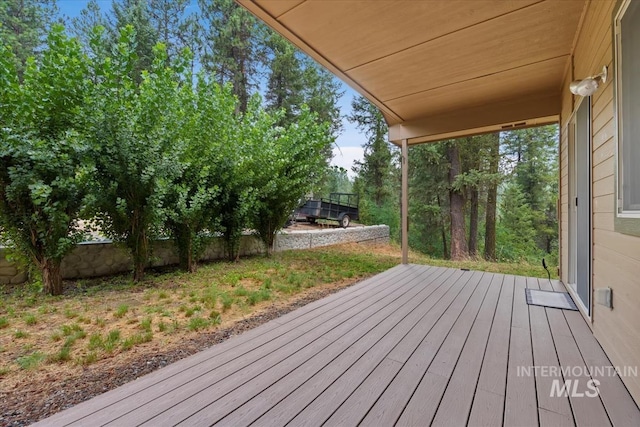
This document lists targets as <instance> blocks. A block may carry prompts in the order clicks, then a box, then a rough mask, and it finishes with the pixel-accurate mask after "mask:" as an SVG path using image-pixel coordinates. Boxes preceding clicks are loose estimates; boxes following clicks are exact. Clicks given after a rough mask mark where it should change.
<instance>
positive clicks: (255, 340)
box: [54, 265, 413, 425]
mask: <svg viewBox="0 0 640 427" xmlns="http://www.w3.org/2000/svg"><path fill="white" fill-rule="evenodd" d="M412 269H413V268H412V267H411V266H410V265H409V266H396V267H393V268H392V269H390V270H387V271H385V272H383V273H381V274H380V275H377V276H374V277H371V278H369V279H366V280H363V281H362V282H360V283H358V284H356V285H354V286H352V287H349V288H347V289H343V290H342V291H340V292H337V293H335V294H332V295H330V296H328V297H327V298H323V299H321V300H318V301H314V302H312V303H310V304H308V305H305V306H304V307H301V308H300V309H298V310H294V311H293V312H290V313H287V314H285V315H284V316H282V317H280V318H278V319H275V320H274V321H271V322H268V323H265V324H263V325H260V326H258V327H256V328H254V329H252V330H249V331H247V332H245V333H243V334H241V335H238V336H237V337H234V339H231V340H227V341H225V342H223V343H221V344H218V345H216V346H213V347H211V348H209V349H207V350H204V351H201V352H199V353H197V354H195V355H193V356H191V357H188V358H186V359H183V360H180V361H178V362H176V363H173V364H171V365H169V366H167V367H165V368H162V369H159V370H158V371H155V372H153V373H151V374H149V375H146V376H144V377H142V378H140V379H138V380H136V381H133V382H131V383H128V384H127V385H126V387H119V388H116V389H114V390H111V391H109V392H107V393H104V394H102V395H100V396H97V397H96V398H94V399H91V400H90V401H89V402H91V404H86V405H81V406H79V407H77V409H76V410H75V411H64V412H62V413H59V414H57V415H55V416H54V419H55V421H56V425H67V424H70V423H72V422H73V421H76V420H82V419H83V418H84V417H86V416H90V415H91V416H92V417H94V416H98V415H97V414H96V413H97V412H98V411H102V412H106V413H107V414H111V413H113V412H114V411H113V410H112V408H111V406H112V405H115V404H118V406H119V408H120V405H122V404H123V403H124V402H131V400H132V399H140V400H143V399H144V398H140V397H139V396H137V394H138V393H144V394H148V391H147V390H149V389H151V388H154V387H156V386H157V385H158V384H162V383H164V382H166V381H169V380H171V379H172V378H174V377H182V376H183V375H185V373H187V372H188V371H189V370H190V369H198V370H200V369H202V367H203V366H206V365H208V363H210V362H209V361H215V362H214V363H217V364H221V363H224V361H225V360H232V359H233V358H237V357H239V356H240V355H242V354H244V353H246V352H249V351H255V350H259V351H265V349H263V348H262V346H264V345H265V344H269V343H271V342H272V341H273V340H275V339H282V338H287V334H291V333H292V331H294V330H295V328H296V327H298V326H299V325H301V324H304V323H305V322H309V321H313V320H315V319H317V318H318V316H322V315H324V314H325V313H327V312H329V311H331V310H333V311H336V310H344V309H346V308H348V307H349V306H351V305H352V304H356V303H358V302H361V301H364V300H369V299H371V298H374V296H372V294H375V293H376V292H377V291H379V290H382V289H384V288H385V286H387V285H388V284H389V283H393V282H396V281H398V280H402V279H403V278H405V277H410V275H411V274H413V273H412ZM207 367H209V366H207ZM117 412H118V413H122V412H121V411H117ZM96 422H98V419H97V418H96Z"/></svg>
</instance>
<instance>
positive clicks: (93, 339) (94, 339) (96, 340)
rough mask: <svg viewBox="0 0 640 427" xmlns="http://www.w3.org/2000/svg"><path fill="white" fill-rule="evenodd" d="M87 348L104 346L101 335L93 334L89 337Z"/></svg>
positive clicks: (93, 348)
mask: <svg viewBox="0 0 640 427" xmlns="http://www.w3.org/2000/svg"><path fill="white" fill-rule="evenodd" d="M88 348H89V350H96V349H99V348H104V341H103V340H102V335H100V334H93V335H91V336H90V337H89V344H88Z"/></svg>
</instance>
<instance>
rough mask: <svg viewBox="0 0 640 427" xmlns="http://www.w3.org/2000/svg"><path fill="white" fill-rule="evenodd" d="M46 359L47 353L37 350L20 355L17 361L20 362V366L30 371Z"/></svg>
mask: <svg viewBox="0 0 640 427" xmlns="http://www.w3.org/2000/svg"><path fill="white" fill-rule="evenodd" d="M44 359H45V355H44V354H42V353H41V352H39V351H36V352H34V353H31V354H30V355H28V356H22V357H18V358H17V359H16V363H17V364H18V366H20V368H22V369H24V370H25V371H28V370H31V369H34V368H36V367H38V365H40V363H42V361H43V360H44Z"/></svg>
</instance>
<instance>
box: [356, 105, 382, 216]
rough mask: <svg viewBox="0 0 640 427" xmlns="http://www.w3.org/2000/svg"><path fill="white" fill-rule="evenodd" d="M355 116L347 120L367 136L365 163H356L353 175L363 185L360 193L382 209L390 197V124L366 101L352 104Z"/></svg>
mask: <svg viewBox="0 0 640 427" xmlns="http://www.w3.org/2000/svg"><path fill="white" fill-rule="evenodd" d="M351 108H352V113H351V115H350V116H349V117H348V120H349V121H350V122H351V123H355V124H356V126H357V127H358V129H360V130H361V131H363V132H364V133H365V136H366V137H367V142H366V144H365V145H364V159H363V161H362V162H357V163H356V166H355V167H354V172H356V173H357V174H358V178H357V180H356V181H361V182H362V185H360V187H359V188H360V189H361V190H362V191H363V193H364V195H365V196H368V197H370V198H371V199H372V200H373V202H374V203H375V204H376V206H378V207H381V206H382V205H383V204H384V202H385V201H386V199H387V198H388V197H389V196H390V190H389V188H388V185H387V183H388V179H389V176H390V173H391V160H392V155H391V150H390V148H389V143H388V142H387V132H388V129H387V123H386V122H385V120H384V117H383V116H382V113H381V112H380V110H378V108H377V107H376V106H375V105H373V104H372V103H370V102H369V101H368V100H367V99H366V98H364V97H362V96H359V97H358V98H354V100H353V102H352V103H351Z"/></svg>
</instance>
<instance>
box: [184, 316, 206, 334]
mask: <svg viewBox="0 0 640 427" xmlns="http://www.w3.org/2000/svg"><path fill="white" fill-rule="evenodd" d="M209 324H210V321H209V320H207V319H203V318H202V317H194V318H192V319H191V320H189V325H188V326H187V329H189V330H190V331H199V330H200V329H205V328H207V327H208V326H209Z"/></svg>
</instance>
